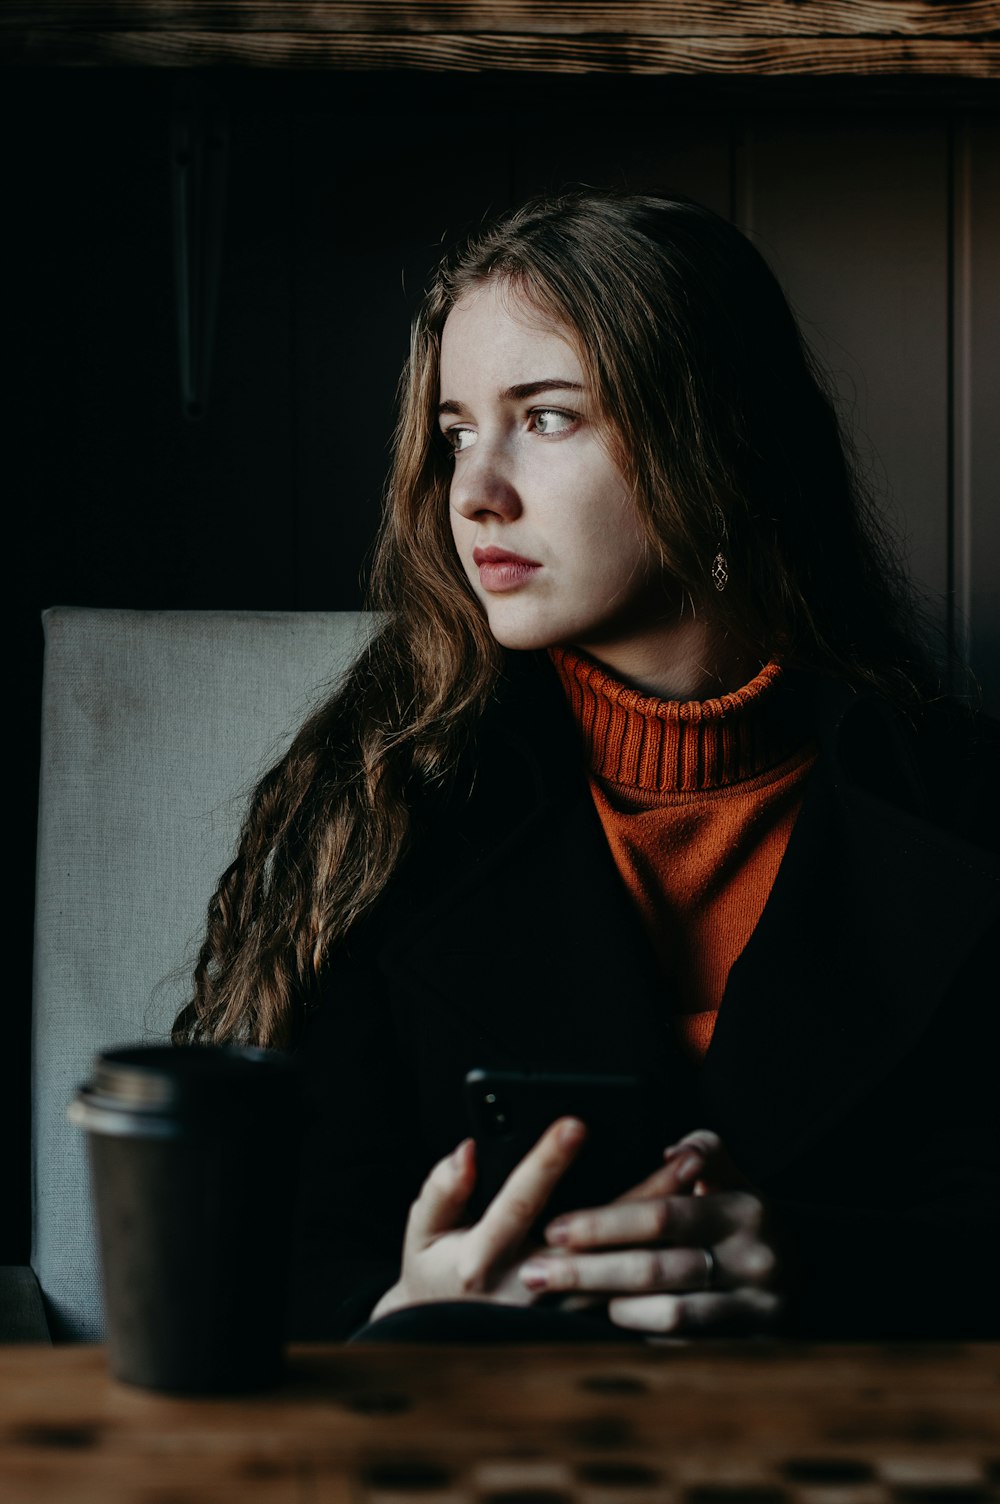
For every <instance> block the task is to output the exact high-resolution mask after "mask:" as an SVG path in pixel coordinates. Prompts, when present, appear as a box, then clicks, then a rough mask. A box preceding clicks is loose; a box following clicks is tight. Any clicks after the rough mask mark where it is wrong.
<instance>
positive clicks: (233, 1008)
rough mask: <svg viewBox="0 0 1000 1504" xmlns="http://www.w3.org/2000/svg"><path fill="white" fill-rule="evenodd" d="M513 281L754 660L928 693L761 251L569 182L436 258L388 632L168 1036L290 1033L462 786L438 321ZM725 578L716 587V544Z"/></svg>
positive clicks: (408, 389)
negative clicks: (409, 853)
mask: <svg viewBox="0 0 1000 1504" xmlns="http://www.w3.org/2000/svg"><path fill="white" fill-rule="evenodd" d="M491 278H494V279H500V280H501V281H503V282H505V283H508V284H510V285H511V287H512V288H513V289H515V290H516V291H517V292H519V293H520V294H521V295H523V296H524V297H525V298H526V299H527V300H529V301H530V303H531V304H533V305H534V306H535V307H536V308H537V309H538V310H539V312H540V313H542V314H543V315H544V316H545V317H547V318H548V319H551V320H552V321H554V322H555V323H556V324H557V325H559V326H560V327H561V328H564V329H566V330H567V331H568V332H569V333H570V334H571V336H572V337H573V338H574V340H575V342H576V345H577V348H578V350H579V353H580V357H581V360H582V362H583V365H584V370H585V372H586V375H587V380H588V383H589V384H590V385H591V388H592V390H593V391H594V392H595V393H596V394H597V400H598V407H599V409H600V410H601V412H602V414H603V419H604V423H605V426H606V431H607V435H608V441H609V446H610V448H611V452H612V454H613V457H614V459H615V460H616V463H617V464H618V466H619V469H620V470H621V472H622V474H623V475H624V476H625V478H626V481H627V482H628V484H629V486H630V488H631V491H632V494H633V496H634V499H635V505H636V507H637V509H638V513H639V516H640V517H641V519H642V522H643V524H644V527H645V529H646V532H647V535H648V538H649V541H650V544H651V546H652V547H653V548H654V549H655V550H656V552H657V554H658V556H659V557H660V559H661V560H662V561H663V563H664V565H665V567H666V568H667V569H668V570H669V571H670V573H671V574H672V576H673V577H674V579H675V580H676V581H677V582H678V583H679V585H680V587H681V588H682V590H683V591H685V592H686V594H687V596H688V598H689V600H690V603H691V606H692V608H693V609H694V610H696V611H699V610H711V611H712V613H713V615H714V619H715V620H716V621H717V622H718V623H719V625H720V626H722V627H723V628H724V629H726V630H727V631H729V632H730V633H731V634H732V635H733V636H734V638H735V639H736V640H737V641H738V642H740V643H741V644H742V645H744V646H746V647H748V648H750V649H752V650H753V651H755V652H756V654H757V655H758V656H759V658H760V660H761V661H762V662H764V661H767V660H768V659H771V658H778V659H780V660H781V661H783V662H784V663H786V664H787V665H789V666H791V667H796V668H801V669H805V670H808V671H811V672H814V673H818V674H826V675H832V676H834V677H837V678H840V679H845V680H847V681H849V682H851V683H853V684H855V685H858V686H863V685H868V686H870V687H873V688H875V689H876V690H878V691H879V692H881V693H883V694H886V695H888V696H889V697H890V698H891V699H893V700H895V701H896V702H897V703H902V704H908V703H909V704H912V703H915V702H917V701H919V700H920V698H921V697H922V695H923V694H924V693H925V692H926V690H927V687H928V685H929V683H930V672H929V670H928V669H927V667H926V665H925V660H924V658H923V655H922V652H921V650H920V648H919V647H918V646H917V645H916V644H917V643H918V634H917V633H916V632H915V630H914V626H913V622H914V615H913V609H912V605H911V602H910V597H909V594H908V590H907V587H906V585H905V582H904V580H903V578H902V576H901V574H900V572H899V570H898V567H897V565H896V564H895V562H894V557H893V553H892V550H891V548H889V547H888V545H887V542H886V539H885V536H884V533H883V530H882V524H881V522H880V520H879V518H878V516H877V514H876V512H875V509H874V508H873V506H872V505H871V503H870V501H869V499H868V497H867V496H866V494H865V492H864V490H863V488H862V487H861V486H860V485H859V483H858V481H857V479H856V477H855V475H854V473H853V471H852V466H851V464H850V462H849V458H848V456H847V454H846V453H845V447H844V441H843V437H842V435H841V432H840V427H839V424H838V421H837V416H836V412H835V409H834V406H833V404H832V401H831V399H830V397H829V395H828V394H827V392H826V390H825V388H824V385H823V382H822V380H821V379H820V377H819V375H818V373H817V371H816V369H815V367H814V365H813V363H812V361H811V358H810V356H809V353H808V352H807V350H806V348H805V346H804V345H803V342H802V339H801V337H800V334H799V331H798V329H797V327H796V324H795V320H794V318H793V316H792V314H791V312H790V310H789V307H788V304H787V302H786V300H785V298H784V295H783V294H782V292H781V289H780V287H779V286H778V283H777V281H776V280H775V278H774V276H773V275H772V273H771V271H770V269H769V268H768V266H767V264H766V263H765V261H764V260H763V258H762V257H761V256H760V255H759V254H758V252H757V251H756V250H755V249H754V247H753V246H752V245H751V244H750V242H749V241H748V240H747V239H746V238H745V237H744V236H743V235H742V234H741V233H740V232H739V231H738V230H737V229H735V227H734V226H732V225H731V224H729V223H728V222H727V221H725V220H723V219H721V218H719V217H718V216H717V215H715V214H712V213H711V212H710V211H709V210H707V209H704V208H702V207H701V206H700V205H698V204H695V203H693V202H691V201H689V200H685V199H680V198H668V197H665V196H664V197H660V196H655V195H629V194H622V193H612V192H607V193H605V192H592V191H580V192H575V193H571V194H565V195H562V196H560V197H558V198H553V199H538V200H533V201H531V202H529V203H528V204H526V205H524V206H523V207H521V208H519V209H517V210H515V211H514V212H512V213H509V214H507V215H505V216H503V217H502V218H501V219H500V220H498V221H497V222H496V223H495V224H494V225H493V226H491V227H490V228H488V229H486V230H485V231H483V232H481V233H479V234H477V235H475V236H473V237H472V238H470V239H469V240H468V241H466V242H465V243H464V244H463V245H462V246H460V247H459V248H458V249H457V250H456V251H454V252H453V253H452V254H451V255H449V256H448V257H446V259H445V260H444V261H443V262H442V264H441V265H440V267H439V268H438V271H437V273H436V275H435V277H434V279H433V282H432V284H431V286H430V289H429V291H428V293H427V295H426V297H425V299H424V302H423V305H422V307H421V309H420V311H419V313H418V316H417V318H416V321H415V323H414V328H413V335H412V342H411V350H410V357H409V361H408V363H407V366H406V369H405V371H404V374H403V380H402V384H401V402H400V417H399V422H398V425H397V430H396V435H395V444H394V458H393V465H392V471H391V475H390V481H389V486H388V492H387V502H386V507H385V512H384V518H383V523H382V528H381V532H380V536H379V540H378V545H377V550H376V555H375V561H374V566H373V570H372V583H371V587H370V600H369V604H370V605H371V606H372V607H373V608H374V609H375V610H378V611H382V612H384V613H385V624H384V626H383V627H382V628H381V630H380V631H379V633H378V635H377V636H376V638H375V639H374V641H373V643H372V645H371V646H370V647H369V648H368V649H367V651H366V652H365V653H363V654H362V656H361V658H360V659H359V661H358V662H357V663H356V664H355V666H354V667H353V668H352V670H351V671H350V672H349V674H348V676H347V678H346V680H345V681H344V683H343V685H342V687H341V688H340V689H338V691H337V692H336V693H335V694H334V696H333V697H332V698H331V699H330V701H329V702H328V703H327V704H326V705H324V706H323V707H322V708H321V709H320V710H319V711H318V712H317V713H316V714H315V715H313V716H312V717H311V719H310V720H309V721H307V722H306V724H305V725H304V726H303V727H302V729H301V731H300V732H299V734H298V735H297V737H296V738H295V740H294V742H293V744H292V746H291V748H290V750H289V751H288V753H287V755H286V756H285V757H284V758H282V760H281V761H280V762H279V763H278V764H277V766H276V767H274V768H273V769H272V770H271V771H270V772H269V773H268V774H267V775H266V776H265V778H264V779H263V780H262V782H261V783H260V785H259V786H258V788H257V790H256V792H255V794H254V796H253V799H252V802H251V805H250V809H249V811H248V814H247V816H246V820H245V822H244V827H243V832H242V836H241V840H240V845H239V849H238V852H237V855H236V859H235V860H234V862H233V863H232V865H231V866H230V867H229V868H228V869H227V871H226V872H225V873H224V874H223V876H222V879H221V880H220V883H219V886H218V888H217V890H216V893H215V895H214V896H213V898H212V901H211V904H210V906H209V914H208V928H207V933H206V937H205V941H204V944H203V945H202V948H201V951H200V954H199V957H198V962H197V967H196V970H195V973H194V987H195V992H194V997H193V999H192V1001H191V1002H190V1003H189V1004H188V1005H187V1006H186V1007H185V1008H184V1009H183V1010H182V1011H181V1013H180V1015H179V1017H178V1020H177V1023H176V1025H175V1030H174V1037H175V1038H176V1039H178V1040H181V1039H184V1040H186V1039H220V1040H221V1039H242V1040H246V1041H250V1042H254V1043H259V1044H271V1045H279V1046H280V1045H285V1044H287V1043H288V1042H289V1041H290V1039H291V1037H292V1032H293V1024H294V1020H295V1016H296V1009H297V1008H298V1007H300V1006H302V1005H303V1003H304V1002H305V1001H307V1000H308V998H309V996H310V994H311V993H312V991H313V989H314V987H315V985H316V982H317V979H318V977H319V975H320V972H321V970H322V967H323V963H324V961H325V958H326V957H327V955H328V954H329V953H330V950H331V948H332V947H333V946H335V945H336V944H337V943H338V942H340V941H341V940H342V939H343V938H344V936H345V935H346V934H347V933H348V931H349V930H350V929H351V928H352V926H353V925H354V924H355V923H356V922H357V920H358V919H359V918H360V917H361V916H362V915H363V914H365V913H366V912H367V911H369V910H370V909H371V908H372V906H373V905H374V903H375V902H376V900H377V899H378V897H379V895H380V894H381V893H382V892H383V890H384V888H385V886H386V884H387V883H388V881H389V879H390V877H391V876H392V873H393V872H394V870H395V869H396V867H397V866H398V864H399V862H400V860H401V858H402V856H403V853H404V852H405V850H406V848H407V844H408V842H409V841H410V839H411V838H412V832H413V826H414V819H413V813H414V808H415V806H416V805H417V804H418V803H419V801H420V800H421V799H422V798H424V797H426V796H427V794H428V793H429V792H433V791H435V790H437V791H442V790H447V789H448V787H449V786H450V784H451V783H452V782H453V780H454V777H455V773H456V770H457V768H458V766H459V762H460V759H461V756H462V753H463V750H464V749H465V748H466V746H467V745H468V743H469V741H470V738H471V737H472V736H473V734H474V731H475V727H476V723H477V722H478V720H479V718H480V716H481V714H482V712H483V709H484V707H485V705H486V703H487V701H488V699H489V696H490V694H491V691H492V689H493V688H494V685H495V683H496V679H497V676H498V673H499V670H500V667H501V664H502V661H503V653H502V651H501V650H500V649H499V648H498V646H497V644H496V642H495V641H494V639H493V638H492V636H491V634H490V632H489V629H488V626H487V623H486V620H485V617H484V614H483V612H482V610H481V607H480V605H479V604H478V602H477V600H476V598H475V596H474V594H473V592H472V590H471V588H470V587H469V584H468V582H467V580H466V577H465V574H464V572H463V570H462V568H461V565H460V564H459V561H458V558H457V555H456V553H455V549H454V546H453V543H452V538H451V531H450V524H449V518H448V487H449V478H450V473H451V458H450V454H449V452H448V449H447V446H446V445H445V444H444V443H443V441H442V440H441V437H440V435H439V433H438V429H437V422H436V410H437V403H438V400H439V397H438V361H439V352H440V339H441V331H442V329H443V327H444V323H445V320H446V318H447V316H448V313H449V311H450V309H451V308H452V307H453V306H454V304H455V303H456V302H457V301H459V300H460V299H461V298H462V296H463V294H465V293H466V292H468V291H469V290H470V289H471V288H473V287H475V286H476V285H478V284H480V283H482V282H484V281H486V280H488V279H491ZM720 548H721V549H722V550H723V552H724V553H725V554H726V557H727V561H728V567H729V581H728V584H727V588H726V590H725V593H724V594H721V595H720V594H718V593H717V592H715V590H714V589H713V588H712V585H711V580H710V570H711V564H712V560H713V559H714V557H715V555H716V553H717V552H718V551H719V549H720Z"/></svg>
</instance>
